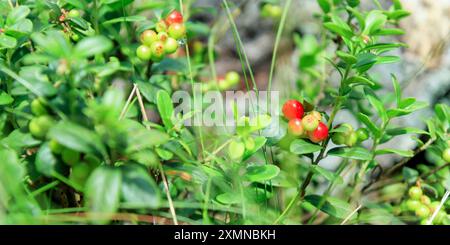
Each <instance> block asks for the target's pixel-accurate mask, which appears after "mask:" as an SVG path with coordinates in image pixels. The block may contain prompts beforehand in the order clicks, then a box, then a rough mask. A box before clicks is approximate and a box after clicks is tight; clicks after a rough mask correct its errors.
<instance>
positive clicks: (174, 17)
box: [166, 10, 183, 26]
mask: <svg viewBox="0 0 450 245" xmlns="http://www.w3.org/2000/svg"><path fill="white" fill-rule="evenodd" d="M182 22H183V15H181V13H180V12H178V11H176V10H174V11H172V12H171V13H170V14H169V15H168V16H167V17H166V23H167V25H169V26H170V25H171V24H173V23H182Z"/></svg>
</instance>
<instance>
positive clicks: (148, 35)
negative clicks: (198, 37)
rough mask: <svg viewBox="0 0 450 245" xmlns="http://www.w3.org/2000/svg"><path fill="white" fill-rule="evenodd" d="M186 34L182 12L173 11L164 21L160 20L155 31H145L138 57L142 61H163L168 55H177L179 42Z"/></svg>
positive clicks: (137, 53)
mask: <svg viewBox="0 0 450 245" xmlns="http://www.w3.org/2000/svg"><path fill="white" fill-rule="evenodd" d="M185 34H186V26H185V25H184V23H183V16H182V15H181V13H180V12H178V11H176V10H174V11H172V12H171V13H170V14H169V15H168V16H167V17H166V18H165V19H164V20H160V21H159V22H158V23H157V24H156V27H155V30H150V29H149V30H145V31H144V32H142V34H141V36H140V41H141V45H140V46H139V47H138V48H137V49H136V55H137V57H138V58H139V59H141V60H145V61H147V60H150V59H151V60H152V61H161V60H162V59H163V58H164V55H166V54H172V53H175V52H176V51H177V49H178V41H177V40H179V39H181V38H182V37H184V35H185Z"/></svg>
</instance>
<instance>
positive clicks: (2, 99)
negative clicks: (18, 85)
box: [0, 91, 14, 106]
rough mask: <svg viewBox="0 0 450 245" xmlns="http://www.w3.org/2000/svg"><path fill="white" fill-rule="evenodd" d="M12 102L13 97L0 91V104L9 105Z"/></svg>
mask: <svg viewBox="0 0 450 245" xmlns="http://www.w3.org/2000/svg"><path fill="white" fill-rule="evenodd" d="M13 102H14V98H13V97H12V96H11V95H9V94H7V93H5V92H3V91H1V92H0V106H2V105H9V104H11V103H13Z"/></svg>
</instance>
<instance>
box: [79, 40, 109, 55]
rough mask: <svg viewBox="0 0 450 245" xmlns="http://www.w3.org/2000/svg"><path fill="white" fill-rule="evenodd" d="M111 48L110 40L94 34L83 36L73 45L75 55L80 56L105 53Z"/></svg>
mask: <svg viewBox="0 0 450 245" xmlns="http://www.w3.org/2000/svg"><path fill="white" fill-rule="evenodd" d="M111 48H112V42H111V40H109V39H108V38H106V37H103V36H95V37H87V38H83V39H82V40H81V41H80V42H79V43H78V44H77V45H76V46H75V50H74V52H75V55H76V56H78V57H82V58H87V57H91V56H94V55H97V54H102V53H105V52H107V51H109V50H111Z"/></svg>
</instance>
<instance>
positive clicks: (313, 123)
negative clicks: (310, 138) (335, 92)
mask: <svg viewBox="0 0 450 245" xmlns="http://www.w3.org/2000/svg"><path fill="white" fill-rule="evenodd" d="M302 125H303V128H304V129H305V130H306V131H314V130H315V129H316V128H317V126H319V120H317V118H316V117H314V116H313V115H310V114H308V115H306V116H304V117H303V118H302Z"/></svg>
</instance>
